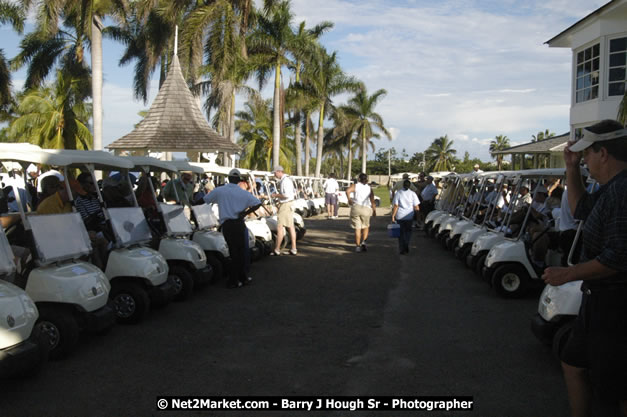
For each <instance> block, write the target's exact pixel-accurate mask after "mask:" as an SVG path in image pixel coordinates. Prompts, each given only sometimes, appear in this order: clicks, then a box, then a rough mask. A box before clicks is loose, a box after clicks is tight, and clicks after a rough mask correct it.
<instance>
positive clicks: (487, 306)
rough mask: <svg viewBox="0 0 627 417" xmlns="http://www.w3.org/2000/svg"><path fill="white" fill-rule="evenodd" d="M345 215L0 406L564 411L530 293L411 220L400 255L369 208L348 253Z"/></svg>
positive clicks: (116, 334)
mask: <svg viewBox="0 0 627 417" xmlns="http://www.w3.org/2000/svg"><path fill="white" fill-rule="evenodd" d="M347 213H348V209H342V210H341V212H340V215H341V217H340V219H338V220H327V219H326V217H324V216H318V218H310V219H306V225H307V228H308V230H307V234H306V236H305V237H304V239H303V240H302V241H300V242H299V248H298V250H299V252H298V256H288V255H286V256H281V257H278V258H273V257H267V258H264V259H262V260H260V261H259V262H256V263H254V264H253V269H252V276H253V277H254V283H253V285H250V286H246V287H244V288H241V289H231V290H229V289H226V288H225V286H224V282H220V283H218V284H215V285H212V286H210V287H207V288H205V289H203V290H200V291H199V292H197V293H196V294H194V295H193V297H192V298H191V299H190V300H188V301H186V302H183V303H174V304H171V305H169V306H167V307H166V308H164V309H161V310H156V311H153V312H151V314H150V315H149V317H148V318H147V320H145V321H144V322H143V323H141V324H139V325H135V326H117V327H116V328H114V329H113V330H112V331H111V332H110V333H109V334H107V335H104V336H98V337H90V336H85V337H83V338H82V340H81V344H80V346H79V347H78V349H77V351H76V352H75V353H74V354H73V355H72V356H71V357H69V358H67V359H65V360H62V361H56V362H50V363H49V364H48V366H46V367H45V368H44V370H43V371H42V372H41V373H40V374H39V375H38V376H36V377H34V378H30V379H23V380H20V379H18V380H9V381H0V410H1V411H0V414H1V415H2V416H22V415H23V416H44V415H46V416H50V415H55V416H75V415H76V416H78V415H80V416H92V415H93V416H113V415H181V414H184V415H197V414H200V415H227V416H240V415H250V416H265V415H277V416H293V415H318V416H327V415H338V416H339V415H342V416H344V415H354V416H370V415H373V416H374V415H398V413H397V412H384V411H354V412H340V411H337V412H329V411H311V412H306V411H275V412H270V411H255V412H248V413H246V414H242V413H241V412H237V411H230V412H209V411H204V412H199V411H186V412H183V413H181V412H163V411H159V410H158V409H157V407H156V398H157V396H159V395H203V396H210V395H211V396H216V395H224V396H227V395H228V396H310V395H311V396H325V395H327V396H373V395H389V396H400V395H407V396H449V395H457V396H472V397H474V409H473V411H465V412H464V411H456V412H448V413H444V412H436V411H432V412H426V411H425V412H417V411H415V410H414V411H403V413H402V415H407V416H410V415H411V416H415V415H419V416H440V415H452V416H481V417H489V416H495V417H497V416H499V417H500V416H508V417H516V416H521V417H527V416H552V417H560V416H567V415H568V404H567V401H566V392H565V388H564V385H563V382H562V377H561V372H560V369H559V364H558V363H557V361H556V360H555V359H554V358H553V357H552V355H551V353H550V351H549V350H548V349H547V348H545V347H544V346H542V345H541V344H540V343H539V342H538V341H537V340H536V339H535V338H534V336H533V335H532V334H531V332H530V329H529V326H530V320H531V317H532V316H533V314H534V313H535V311H536V309H537V296H538V294H537V293H536V294H531V295H530V296H529V297H526V298H523V299H520V300H504V299H501V298H498V297H497V296H496V294H495V293H494V292H493V291H492V290H491V289H490V288H489V287H488V286H487V285H486V284H485V283H484V282H483V281H481V280H480V279H478V278H477V277H476V276H475V275H474V274H473V273H472V272H471V271H469V270H468V269H466V268H465V266H464V265H463V264H462V263H461V262H459V261H458V260H457V259H455V258H454V257H453V256H452V254H451V253H449V252H447V251H445V250H444V249H442V247H441V246H440V245H439V244H437V242H435V241H433V240H432V239H430V238H427V237H425V236H424V234H423V233H421V232H415V233H414V236H413V239H412V247H411V251H410V254H409V256H402V257H401V256H399V255H398V248H397V241H396V240H394V239H390V238H388V237H387V236H386V225H387V223H388V222H389V216H387V215H385V214H388V213H389V209H387V208H386V209H380V210H379V217H378V218H376V219H374V221H373V227H372V232H371V237H370V239H369V249H368V252H366V253H354V251H353V246H352V234H351V230H350V228H349V222H348V219H347Z"/></svg>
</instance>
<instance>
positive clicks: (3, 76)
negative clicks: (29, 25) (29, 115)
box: [0, 0, 25, 112]
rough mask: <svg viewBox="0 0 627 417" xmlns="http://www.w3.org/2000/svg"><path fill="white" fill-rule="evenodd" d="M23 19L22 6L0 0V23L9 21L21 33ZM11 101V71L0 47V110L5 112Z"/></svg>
mask: <svg viewBox="0 0 627 417" xmlns="http://www.w3.org/2000/svg"><path fill="white" fill-rule="evenodd" d="M24 20H25V15H24V10H23V9H22V8H20V7H19V6H17V5H15V4H13V3H9V2H7V1H5V0H0V24H5V23H11V25H12V26H13V29H14V30H15V31H16V32H18V33H22V30H23V29H24ZM11 101H12V97H11V72H10V70H9V66H8V65H7V61H6V58H5V57H4V51H3V50H2V49H0V111H2V112H5V111H6V110H7V107H8V105H9V104H10V103H11Z"/></svg>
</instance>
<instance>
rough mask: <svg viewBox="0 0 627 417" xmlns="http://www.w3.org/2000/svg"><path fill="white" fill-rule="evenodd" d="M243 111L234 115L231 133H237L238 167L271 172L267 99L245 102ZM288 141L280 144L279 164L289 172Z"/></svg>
mask: <svg viewBox="0 0 627 417" xmlns="http://www.w3.org/2000/svg"><path fill="white" fill-rule="evenodd" d="M245 107H246V110H244V111H240V112H237V114H236V116H237V120H236V121H235V130H236V131H237V132H238V133H239V134H240V141H239V143H240V145H242V146H243V147H244V152H243V154H242V156H241V158H240V166H241V167H242V168H249V169H259V170H263V171H270V170H271V169H272V105H271V102H270V100H262V99H261V98H253V99H251V100H249V101H247V102H246V104H245ZM290 143H291V144H293V142H289V141H282V143H281V155H280V157H281V159H280V163H281V165H283V167H285V169H286V170H287V171H288V172H291V166H292V159H293V156H294V153H293V150H292V149H291V147H290Z"/></svg>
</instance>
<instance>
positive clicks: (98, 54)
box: [91, 15, 102, 150]
mask: <svg viewBox="0 0 627 417" xmlns="http://www.w3.org/2000/svg"><path fill="white" fill-rule="evenodd" d="M91 71H92V78H91V90H92V91H91V94H92V97H93V119H94V144H93V149H94V150H102V23H101V22H100V18H99V17H98V16H96V15H94V17H93V19H92V21H91Z"/></svg>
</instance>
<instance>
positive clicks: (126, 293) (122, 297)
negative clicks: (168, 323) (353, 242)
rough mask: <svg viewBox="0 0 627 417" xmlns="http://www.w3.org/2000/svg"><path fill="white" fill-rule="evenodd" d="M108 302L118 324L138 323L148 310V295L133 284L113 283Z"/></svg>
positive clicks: (137, 285)
mask: <svg viewBox="0 0 627 417" xmlns="http://www.w3.org/2000/svg"><path fill="white" fill-rule="evenodd" d="M109 300H110V303H111V307H112V308H113V311H115V316H116V319H117V321H118V323H127V324H130V323H139V322H140V321H141V320H142V319H143V318H144V316H145V315H146V313H148V309H149V308H150V298H148V294H147V293H146V291H145V290H144V289H143V288H142V287H141V286H140V285H139V284H137V283H135V282H120V283H115V282H114V283H113V285H112V286H111V293H110V294H109Z"/></svg>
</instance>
